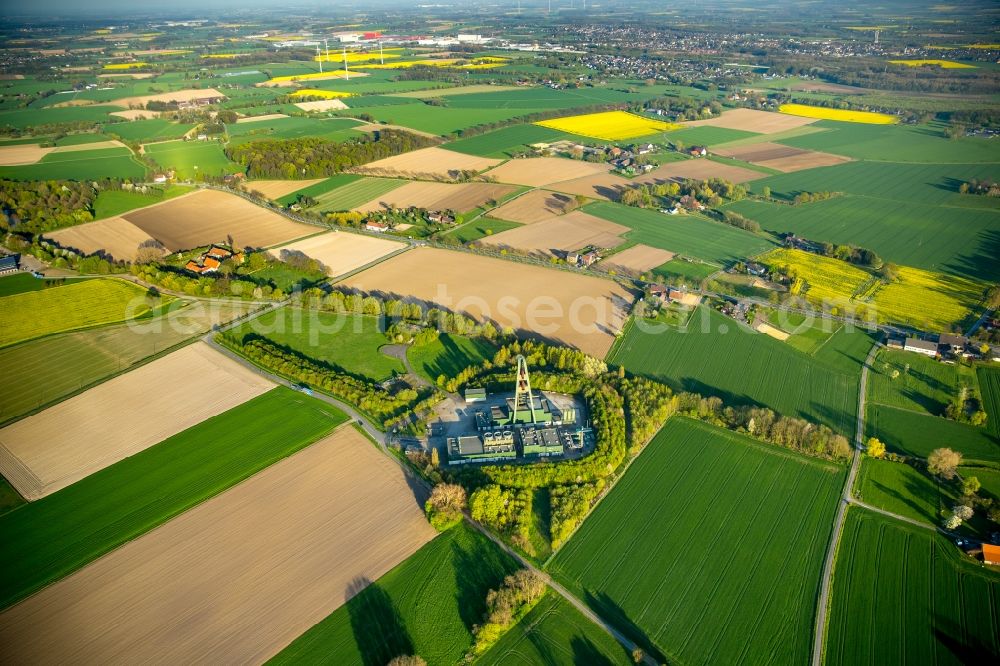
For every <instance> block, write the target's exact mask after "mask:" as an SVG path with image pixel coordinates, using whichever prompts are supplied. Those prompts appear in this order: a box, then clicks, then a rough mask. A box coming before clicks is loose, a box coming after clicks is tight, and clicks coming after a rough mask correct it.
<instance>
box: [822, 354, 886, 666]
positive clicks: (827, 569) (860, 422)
mask: <svg viewBox="0 0 1000 666" xmlns="http://www.w3.org/2000/svg"><path fill="white" fill-rule="evenodd" d="M881 347H882V343H881V342H876V343H875V344H874V345H872V348H871V349H870V350H869V351H868V356H867V357H866V358H865V363H864V366H863V367H862V368H861V385H860V390H859V391H858V416H857V423H856V424H855V430H854V447H853V449H852V451H851V470H850V472H848V474H847V479H846V480H845V481H844V491H843V493H842V494H841V498H840V506H839V507H837V517H836V519H835V520H834V523H833V532H832V535H831V537H830V545H829V547H828V548H827V551H826V561H825V562H824V563H823V577H822V578H821V579H820V583H819V598H818V599H817V601H816V627H815V632H814V634H813V657H812V663H813V666H820V665H821V664H822V663H823V648H824V642H825V639H826V621H827V612H828V610H829V604H830V578H831V576H832V575H833V565H834V560H835V559H836V556H837V548H838V547H839V546H840V536H841V534H842V533H843V531H844V516H845V514H846V513H847V506H848V505H849V504H850V503H851V501H852V497H851V495H852V493H853V491H854V479H855V478H857V475H858V468H859V467H860V466H861V458H862V456H863V454H862V447H863V445H864V438H865V395H866V393H867V390H868V370H869V368H871V365H872V363H873V362H874V361H875V355H876V354H877V353H878V350H879V349H880V348H881Z"/></svg>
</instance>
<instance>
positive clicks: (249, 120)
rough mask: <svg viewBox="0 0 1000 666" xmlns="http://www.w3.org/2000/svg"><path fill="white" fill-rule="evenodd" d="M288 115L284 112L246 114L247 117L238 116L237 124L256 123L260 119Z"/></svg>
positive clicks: (285, 116)
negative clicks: (257, 114)
mask: <svg viewBox="0 0 1000 666" xmlns="http://www.w3.org/2000/svg"><path fill="white" fill-rule="evenodd" d="M287 117H288V116H287V115H285V114H284V113H265V114H262V115H259V116H246V117H245V118H238V119H237V120H236V124H237V125H239V124H241V123H255V122H257V121H260V120H278V119H279V118H287Z"/></svg>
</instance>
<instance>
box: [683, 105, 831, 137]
mask: <svg viewBox="0 0 1000 666" xmlns="http://www.w3.org/2000/svg"><path fill="white" fill-rule="evenodd" d="M816 120H818V119H817V118H803V117H800V116H789V115H787V114H783V113H774V112H771V111H756V110H754V109H733V110H731V111H723V112H722V115H721V116H719V117H718V118H709V119H708V120H692V121H691V122H687V123H683V125H684V127H702V126H705V125H707V126H709V127H728V128H729V129H734V130H743V131H744V132H757V133H758V134H774V133H775V132H784V131H786V130H790V129H795V128H796V127H802V126H803V125H810V124H812V123H814V122H816Z"/></svg>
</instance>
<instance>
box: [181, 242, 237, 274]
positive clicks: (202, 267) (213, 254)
mask: <svg viewBox="0 0 1000 666" xmlns="http://www.w3.org/2000/svg"><path fill="white" fill-rule="evenodd" d="M229 258H232V259H233V260H234V261H235V262H236V263H238V264H241V263H243V253H242V252H236V253H234V252H233V251H232V250H230V249H229V248H225V247H221V246H219V245H212V246H211V247H209V248H208V250H207V251H206V252H204V253H203V254H202V255H201V256H200V257H198V258H197V259H191V260H190V261H188V262H187V264H185V265H184V268H186V269H187V270H189V271H191V272H192V273H197V274H198V275H204V274H205V273H214V272H216V271H218V270H219V267H220V266H222V262H223V261H225V260H227V259H229Z"/></svg>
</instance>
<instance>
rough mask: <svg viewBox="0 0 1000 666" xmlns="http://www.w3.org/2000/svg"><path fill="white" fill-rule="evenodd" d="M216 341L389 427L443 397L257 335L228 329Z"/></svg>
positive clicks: (429, 390)
mask: <svg viewBox="0 0 1000 666" xmlns="http://www.w3.org/2000/svg"><path fill="white" fill-rule="evenodd" d="M216 340H217V341H218V342H219V343H221V344H224V345H225V346H227V347H229V348H230V349H232V350H233V351H235V352H237V353H239V354H240V355H242V356H244V357H246V358H248V359H249V360H251V361H253V362H254V363H256V364H257V365H260V366H261V367H263V368H265V369H267V370H269V371H271V372H274V373H276V374H279V375H282V376H284V377H287V378H289V379H292V380H294V381H298V382H302V383H303V384H305V385H307V386H311V387H315V388H317V389H320V390H322V391H323V392H325V393H329V394H330V395H332V396H334V397H336V398H339V399H341V400H343V401H344V402H347V403H350V404H352V405H354V406H356V407H357V408H358V409H359V410H360V411H362V412H364V413H365V414H367V415H369V416H370V417H371V418H372V420H374V421H375V422H377V423H379V424H381V425H382V427H389V426H390V425H392V424H394V423H397V422H399V421H401V420H404V419H406V418H408V417H409V416H410V415H411V414H413V413H415V412H421V411H424V410H427V409H429V408H430V407H431V406H432V405H433V404H434V403H436V402H437V401H438V400H440V395H439V394H438V393H437V391H435V390H433V389H424V390H420V391H418V390H416V389H412V388H405V389H401V390H399V391H396V392H395V393H392V392H390V391H389V390H387V389H385V388H383V387H382V386H381V385H379V384H377V383H375V382H373V381H370V380H368V379H365V378H362V377H359V376H356V375H353V374H350V373H348V372H347V371H345V370H343V369H342V368H339V367H337V366H335V365H333V364H331V363H327V362H325V361H319V360H317V359H313V358H310V357H308V356H305V355H304V354H301V353H299V352H297V351H295V350H293V349H291V348H289V347H285V346H283V345H279V344H277V343H276V342H274V341H272V340H269V339H267V338H264V337H261V336H259V335H257V334H254V333H250V334H247V335H241V334H240V333H239V332H237V330H236V329H232V330H229V331H225V332H223V333H220V334H218V335H217V336H216Z"/></svg>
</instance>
